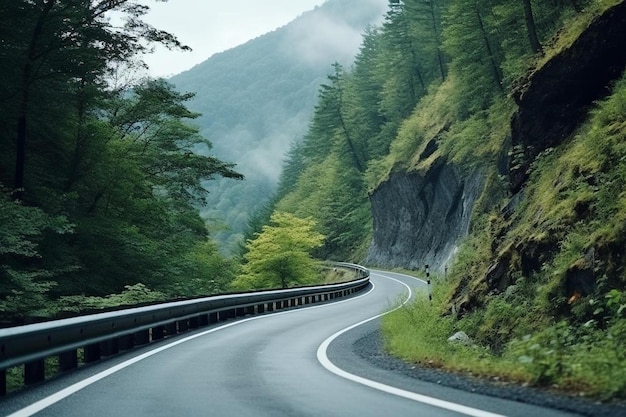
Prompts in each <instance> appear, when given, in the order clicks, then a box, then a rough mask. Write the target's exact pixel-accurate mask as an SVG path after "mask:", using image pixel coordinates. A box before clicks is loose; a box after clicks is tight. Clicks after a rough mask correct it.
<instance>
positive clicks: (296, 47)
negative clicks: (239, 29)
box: [170, 0, 386, 254]
mask: <svg viewBox="0 0 626 417" xmlns="http://www.w3.org/2000/svg"><path fill="white" fill-rule="evenodd" d="M385 8H386V0H331V1H328V2H326V3H324V4H323V5H321V6H319V7H316V8H315V9H314V10H311V11H308V12H306V13H303V14H302V15H301V16H299V17H298V18H296V19H294V20H293V21H292V22H290V23H289V24H287V25H285V26H283V27H281V28H278V29H276V30H275V31H273V32H270V33H267V34H265V35H263V36H260V37H258V38H256V39H252V40H250V41H248V42H247V43H245V44H244V45H241V46H238V47H236V48H233V49H230V50H228V51H225V52H222V53H219V54H215V55H213V56H212V57H210V58H208V59H207V60H206V61H204V62H202V63H200V64H198V65H196V66H195V67H193V68H191V69H190V70H188V71H185V72H183V73H182V74H179V75H177V76H175V77H173V78H172V79H171V80H170V81H171V82H172V83H173V84H174V85H176V87H177V88H178V89H179V91H193V92H195V93H196V95H195V97H194V98H192V99H191V100H190V102H189V107H190V109H192V110H194V111H197V112H199V113H202V115H201V116H200V117H198V118H197V119H196V120H195V121H194V122H195V124H196V125H197V126H198V128H199V130H200V133H201V134H202V135H203V136H205V137H207V138H209V139H211V141H212V143H213V145H214V147H213V149H212V151H211V152H212V153H213V155H216V156H217V157H219V158H220V159H223V160H225V161H231V162H234V163H236V164H237V168H238V169H239V170H240V172H241V173H242V174H244V175H245V177H246V180H245V181H240V182H237V183H233V181H228V180H224V181H222V180H217V181H213V182H211V183H205V186H206V188H207V189H208V190H209V192H210V193H209V195H208V196H207V205H206V206H204V207H202V209H201V212H202V216H203V217H204V218H205V219H207V220H208V221H209V222H210V223H211V226H212V228H213V232H214V233H213V237H214V238H215V239H216V240H217V241H218V242H219V245H220V248H221V249H222V251H223V252H224V253H231V254H232V253H238V252H239V249H240V245H241V244H242V243H245V242H244V241H243V235H244V234H245V232H246V230H247V227H248V224H249V223H250V222H252V221H254V215H255V213H256V211H258V209H259V208H260V207H263V206H264V205H266V204H267V203H268V202H269V201H270V199H271V196H272V195H273V193H274V192H275V191H276V184H277V182H278V177H279V175H280V168H281V164H282V161H283V160H284V157H285V154H286V153H287V151H288V150H289V146H290V143H291V142H292V141H296V140H299V139H300V138H301V137H302V136H303V135H304V133H305V132H306V129H307V125H308V121H309V119H310V118H311V114H312V111H313V107H314V105H315V99H316V94H317V89H318V87H319V85H320V84H321V83H322V82H323V81H324V79H325V77H326V73H327V71H328V67H329V64H330V63H331V62H334V61H337V62H341V63H344V64H349V63H350V62H352V60H353V59H354V55H355V53H356V52H357V51H358V47H359V43H360V39H361V33H362V32H363V30H364V28H365V27H366V26H367V25H368V24H373V23H376V22H379V21H380V20H381V18H382V15H383V13H384V11H385Z"/></svg>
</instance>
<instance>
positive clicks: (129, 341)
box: [118, 334, 135, 350]
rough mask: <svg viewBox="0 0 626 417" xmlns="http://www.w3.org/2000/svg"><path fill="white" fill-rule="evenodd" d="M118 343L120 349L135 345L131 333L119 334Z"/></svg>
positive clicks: (130, 347) (127, 348)
mask: <svg viewBox="0 0 626 417" xmlns="http://www.w3.org/2000/svg"><path fill="white" fill-rule="evenodd" d="M118 343H119V346H120V350H129V349H132V348H133V346H135V340H134V337H133V335H132V334H129V335H125V336H120V338H119V342H118Z"/></svg>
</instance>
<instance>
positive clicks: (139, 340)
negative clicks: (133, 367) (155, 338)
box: [135, 329, 150, 346]
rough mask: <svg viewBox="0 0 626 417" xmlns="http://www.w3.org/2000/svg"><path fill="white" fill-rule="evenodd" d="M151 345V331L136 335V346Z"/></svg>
mask: <svg viewBox="0 0 626 417" xmlns="http://www.w3.org/2000/svg"><path fill="white" fill-rule="evenodd" d="M148 343H150V331H149V330H148V329H146V330H142V331H140V332H137V333H135V345H137V346H140V345H145V344H148Z"/></svg>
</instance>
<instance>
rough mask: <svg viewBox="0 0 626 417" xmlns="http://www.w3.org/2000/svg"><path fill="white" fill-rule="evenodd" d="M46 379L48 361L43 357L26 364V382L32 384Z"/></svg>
mask: <svg viewBox="0 0 626 417" xmlns="http://www.w3.org/2000/svg"><path fill="white" fill-rule="evenodd" d="M44 379H46V363H45V362H44V360H43V359H41V360H36V361H32V362H28V363H26V364H24V384H25V385H31V384H36V383H37V382H41V381H43V380H44Z"/></svg>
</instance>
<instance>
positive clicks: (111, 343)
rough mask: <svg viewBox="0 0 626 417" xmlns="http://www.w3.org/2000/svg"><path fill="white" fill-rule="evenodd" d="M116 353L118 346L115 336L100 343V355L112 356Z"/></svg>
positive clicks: (118, 350) (118, 349)
mask: <svg viewBox="0 0 626 417" xmlns="http://www.w3.org/2000/svg"><path fill="white" fill-rule="evenodd" d="M118 353H120V346H119V342H118V339H117V337H114V338H113V339H109V340H105V341H104V342H102V343H100V354H101V355H102V356H113V355H117V354H118Z"/></svg>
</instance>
